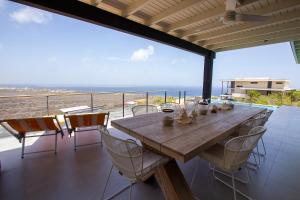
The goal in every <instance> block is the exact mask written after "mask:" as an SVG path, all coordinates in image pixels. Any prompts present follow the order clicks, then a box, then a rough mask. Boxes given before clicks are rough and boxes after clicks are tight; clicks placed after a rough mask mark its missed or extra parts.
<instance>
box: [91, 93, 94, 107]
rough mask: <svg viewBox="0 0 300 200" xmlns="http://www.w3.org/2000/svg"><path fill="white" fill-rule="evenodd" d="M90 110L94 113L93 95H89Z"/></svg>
mask: <svg viewBox="0 0 300 200" xmlns="http://www.w3.org/2000/svg"><path fill="white" fill-rule="evenodd" d="M91 109H92V112H93V111H94V98H93V93H91Z"/></svg>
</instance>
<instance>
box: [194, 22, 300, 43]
mask: <svg viewBox="0 0 300 200" xmlns="http://www.w3.org/2000/svg"><path fill="white" fill-rule="evenodd" d="M298 27H300V20H293V21H291V22H287V23H279V24H277V25H272V26H267V27H263V28H260V29H254V30H250V31H247V32H238V33H235V34H231V35H226V36H224V37H219V38H215V39H209V40H205V41H204V42H202V43H200V44H201V46H209V45H215V44H222V43H226V42H230V41H236V40H240V39H245V38H250V37H255V36H259V35H267V34H272V33H274V32H278V31H284V30H290V29H294V28H298Z"/></svg>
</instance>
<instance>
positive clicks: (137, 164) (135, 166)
mask: <svg viewBox="0 0 300 200" xmlns="http://www.w3.org/2000/svg"><path fill="white" fill-rule="evenodd" d="M101 133H102V138H103V142H104V146H105V147H106V149H107V151H108V153H109V155H110V158H111V160H112V162H113V164H114V166H115V167H116V168H117V169H118V170H119V171H120V173H121V174H122V175H124V176H125V177H127V178H129V179H131V180H136V179H137V178H138V176H141V175H142V174H143V171H142V170H143V149H142V147H141V146H139V145H137V143H136V142H135V141H132V140H123V139H120V138H117V137H115V136H112V135H110V133H109V131H108V130H107V129H106V128H104V129H102V130H101Z"/></svg>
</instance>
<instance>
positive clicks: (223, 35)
mask: <svg viewBox="0 0 300 200" xmlns="http://www.w3.org/2000/svg"><path fill="white" fill-rule="evenodd" d="M81 1H82V2H84V3H87V4H90V5H93V6H96V7H98V8H100V9H103V10H106V11H108V12H111V13H114V14H117V15H119V16H122V17H125V18H127V19H130V20H132V21H135V22H138V23H141V24H143V25H146V26H149V27H152V28H154V29H157V30H160V31H163V32H165V33H168V34H170V35H173V36H176V37H178V38H181V39H184V40H187V41H189V42H192V43H194V44H197V45H199V46H202V47H205V48H207V49H210V50H213V51H216V52H220V51H226V50H233V49H240V48H247V47H253V46H259V45H265V44H273V43H280V42H287V41H296V40H300V0H239V4H238V8H237V12H238V13H243V14H255V15H263V16H270V18H269V19H268V20H266V21H263V22H234V23H230V24H224V23H223V22H221V20H220V18H221V17H222V16H223V14H224V11H225V3H224V2H225V1H224V0H81Z"/></svg>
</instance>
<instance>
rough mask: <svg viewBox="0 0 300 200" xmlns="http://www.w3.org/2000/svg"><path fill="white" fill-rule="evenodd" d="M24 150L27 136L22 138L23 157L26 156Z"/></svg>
mask: <svg viewBox="0 0 300 200" xmlns="http://www.w3.org/2000/svg"><path fill="white" fill-rule="evenodd" d="M24 152H25V137H23V139H22V153H21V158H22V159H23V158H24Z"/></svg>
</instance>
